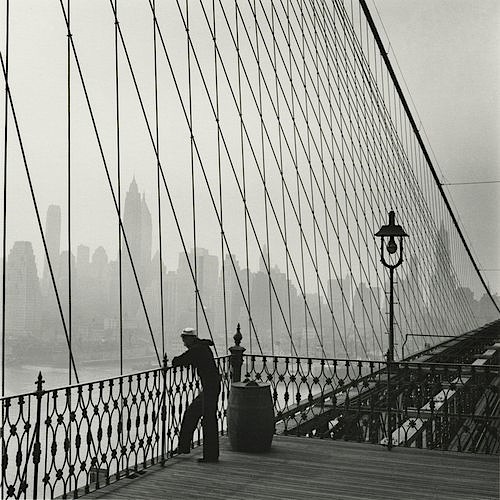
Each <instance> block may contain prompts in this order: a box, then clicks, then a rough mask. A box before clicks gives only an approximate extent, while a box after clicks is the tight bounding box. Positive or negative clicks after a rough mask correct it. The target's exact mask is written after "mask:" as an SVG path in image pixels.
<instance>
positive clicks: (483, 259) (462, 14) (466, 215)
mask: <svg viewBox="0 0 500 500" xmlns="http://www.w3.org/2000/svg"><path fill="white" fill-rule="evenodd" d="M368 5H369V7H370V9H371V11H372V15H373V17H374V18H375V21H376V23H377V25H378V26H379V27H380V24H381V20H382V22H383V25H384V26H385V30H386V32H387V33H385V32H384V30H383V28H382V27H380V32H381V36H382V39H383V40H384V41H385V42H386V47H388V43H387V35H388V37H389V40H390V44H391V45H390V48H389V57H390V58H391V60H392V62H393V64H394V61H395V59H394V57H396V58H397V61H398V63H399V67H400V68H401V72H402V74H403V76H404V80H405V81H406V84H407V86H408V89H409V91H410V95H411V98H412V100H413V101H414V103H415V106H416V109H417V111H418V114H419V116H420V120H421V122H422V123H421V125H420V130H421V131H422V127H423V128H424V129H425V132H426V133H427V137H428V139H427V140H426V142H427V144H428V145H430V147H431V148H432V151H433V153H434V155H435V158H436V162H435V163H436V164H437V165H438V166H439V170H440V172H441V176H442V180H443V182H450V183H451V182H478V181H498V180H500V161H499V160H500V154H499V151H500V142H499V139H500V92H499V89H500V2H498V0H369V2H368ZM375 7H376V8H375ZM377 10H378V12H379V14H380V18H379V17H378V15H377ZM394 65H395V66H396V64H394ZM401 83H402V85H404V82H401ZM405 92H406V94H407V95H408V91H407V90H406V91H405ZM415 118H416V120H417V122H418V121H419V120H418V117H415ZM445 191H446V193H447V195H448V197H449V199H450V200H451V201H452V202H453V204H454V205H455V207H456V210H455V213H456V215H457V216H458V217H459V219H460V221H461V222H462V228H463V229H465V232H466V235H467V236H468V239H469V242H470V243H471V245H472V247H473V250H474V251H475V254H476V255H477V258H478V260H479V265H480V266H481V267H482V268H486V269H500V252H499V250H500V220H499V214H500V202H499V200H500V183H496V184H477V185H463V186H449V187H447V188H446V189H445ZM484 276H485V278H486V280H487V281H489V283H490V287H491V289H492V291H494V292H497V293H498V292H500V272H498V271H485V273H484Z"/></svg>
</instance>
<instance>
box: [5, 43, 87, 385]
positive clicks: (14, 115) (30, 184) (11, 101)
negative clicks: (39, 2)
mask: <svg viewBox="0 0 500 500" xmlns="http://www.w3.org/2000/svg"><path fill="white" fill-rule="evenodd" d="M0 63H1V65H2V72H3V74H4V78H5V84H6V93H7V97H8V104H9V107H10V111H11V113H12V119H13V120H14V128H15V130H16V136H17V140H18V142H19V148H20V151H21V156H22V159H23V165H24V170H25V173H26V178H27V180H28V186H29V189H30V194H31V199H32V201H33V208H34V209H35V216H36V220H37V224H38V229H39V231H40V235H41V237H42V243H43V248H44V251H45V257H46V259H47V264H48V267H49V271H50V278H51V280H52V285H53V286H54V293H55V295H56V301H57V307H58V309H59V315H60V317H61V322H62V325H63V329H64V336H65V338H66V344H67V346H68V351H69V356H70V359H71V366H72V368H73V372H74V373H75V378H76V381H77V382H78V383H79V380H78V373H77V370H76V365H75V360H74V358H73V353H72V352H71V349H70V343H69V336H68V329H67V327H66V321H65V319H64V313H63V309H62V304H61V298H60V296H59V292H58V290H57V284H56V280H55V276H54V271H53V269H52V263H51V261H50V255H49V250H48V246H47V241H46V239H45V234H44V232H43V226H42V219H41V217H40V211H39V210H38V203H37V200H36V196H35V190H34V187H33V182H32V180H31V174H30V170H29V166H28V160H27V157H26V152H25V150H24V144H23V140H22V137H21V130H20V127H19V122H18V120H17V114H16V111H15V108H14V101H13V99H12V94H11V92H10V87H9V84H8V82H7V68H6V66H5V61H4V57H3V54H2V52H0Z"/></svg>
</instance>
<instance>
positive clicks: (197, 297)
mask: <svg viewBox="0 0 500 500" xmlns="http://www.w3.org/2000/svg"><path fill="white" fill-rule="evenodd" d="M185 6H186V26H185V29H186V43H187V72H188V101H189V103H188V104H189V106H188V108H189V109H188V113H189V132H190V138H189V151H190V160H191V201H192V214H193V260H194V263H193V268H194V286H195V297H194V299H195V305H194V307H195V322H196V331H198V301H199V300H200V289H199V288H198V258H197V256H198V253H197V249H196V193H195V175H194V134H193V94H192V92H193V89H192V86H191V43H190V39H191V36H190V34H189V0H186V3H185ZM186 258H189V257H188V256H187V255H186ZM207 327H208V325H207Z"/></svg>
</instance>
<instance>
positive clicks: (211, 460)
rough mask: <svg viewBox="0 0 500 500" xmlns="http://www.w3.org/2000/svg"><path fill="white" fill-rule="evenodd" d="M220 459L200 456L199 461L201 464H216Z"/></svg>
mask: <svg viewBox="0 0 500 500" xmlns="http://www.w3.org/2000/svg"><path fill="white" fill-rule="evenodd" d="M218 461H219V459H218V458H199V459H198V462H200V464H216V463H217V462H218Z"/></svg>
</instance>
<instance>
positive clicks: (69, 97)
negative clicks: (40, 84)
mask: <svg viewBox="0 0 500 500" xmlns="http://www.w3.org/2000/svg"><path fill="white" fill-rule="evenodd" d="M70 6H71V0H68V2H67V13H68V25H67V29H68V36H67V42H66V43H67V54H66V64H67V120H68V124H67V125H68V128H67V134H68V135H67V155H68V157H67V166H68V193H67V195H68V336H69V350H70V351H71V352H70V353H69V355H68V384H69V385H71V353H72V350H73V345H72V317H71V316H72V314H71V313H72V307H71V41H70V38H71V10H70Z"/></svg>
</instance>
